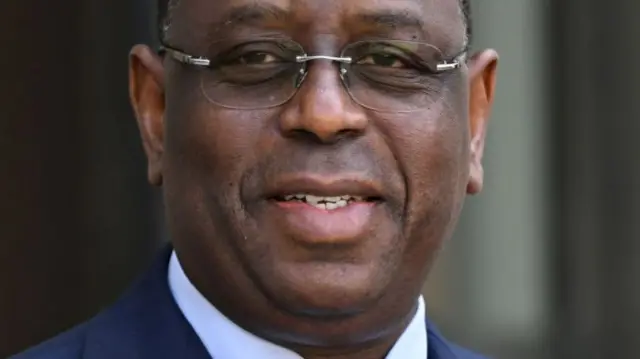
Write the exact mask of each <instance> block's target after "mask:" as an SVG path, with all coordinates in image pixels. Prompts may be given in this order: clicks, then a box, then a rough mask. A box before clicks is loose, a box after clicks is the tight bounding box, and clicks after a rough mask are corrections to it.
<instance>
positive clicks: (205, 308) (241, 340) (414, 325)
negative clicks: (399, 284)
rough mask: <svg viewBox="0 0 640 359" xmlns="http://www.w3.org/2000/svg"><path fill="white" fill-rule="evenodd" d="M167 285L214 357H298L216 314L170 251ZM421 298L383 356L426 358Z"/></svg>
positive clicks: (413, 358) (238, 358)
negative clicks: (396, 339)
mask: <svg viewBox="0 0 640 359" xmlns="http://www.w3.org/2000/svg"><path fill="white" fill-rule="evenodd" d="M168 276H169V278H168V280H169V287H170V288H171V293H173V297H174V299H175V301H176V303H177V304H178V307H179V308H180V310H181V311H182V313H183V314H184V316H185V318H186V319H187V321H188V322H189V324H191V326H192V327H193V329H194V331H195V332H196V334H197V335H198V337H200V340H201V341H202V343H203V344H204V346H205V348H206V349H207V351H208V352H209V354H210V355H211V357H212V358H214V359H247V358H261V359H302V357H300V356H299V355H298V354H296V353H294V352H293V351H291V350H289V349H286V348H283V347H281V346H278V345H276V344H273V343H271V342H268V341H266V340H264V339H262V338H260V337H258V336H256V335H253V334H251V333H249V332H248V331H246V330H244V329H242V328H241V327H240V326H238V325H237V324H235V323H233V322H232V321H231V320H230V319H228V318H227V317H225V316H224V315H223V314H222V313H220V312H219V311H218V310H217V309H216V308H215V307H214V306H213V305H212V304H211V303H209V301H207V300H206V299H205V298H204V296H203V295H202V294H200V292H199V291H198V290H197V289H196V288H195V287H194V286H193V284H192V283H191V281H190V280H189V278H187V276H186V275H185V273H184V271H183V269H182V266H181V265H180V262H179V260H178V257H177V256H176V254H175V252H174V253H172V255H171V259H170V261H169V274H168ZM424 306H425V305H424V299H423V298H422V297H420V298H419V299H418V310H417V311H416V314H415V316H414V317H413V319H412V320H411V322H410V323H409V325H408V326H407V328H406V329H405V331H404V333H402V335H401V336H400V338H399V339H398V341H397V342H396V343H395V345H394V346H393V348H392V349H391V351H390V352H389V354H388V355H387V357H386V359H426V358H427V328H426V323H425V308H424Z"/></svg>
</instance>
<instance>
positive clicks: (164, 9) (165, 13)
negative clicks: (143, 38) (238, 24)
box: [157, 0, 471, 41]
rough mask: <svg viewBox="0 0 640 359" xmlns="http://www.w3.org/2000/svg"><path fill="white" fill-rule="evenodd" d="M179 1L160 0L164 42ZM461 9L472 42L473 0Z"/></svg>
mask: <svg viewBox="0 0 640 359" xmlns="http://www.w3.org/2000/svg"><path fill="white" fill-rule="evenodd" d="M178 2H179V0H158V19H157V24H158V36H159V39H160V40H161V41H162V39H164V34H165V31H166V28H167V27H168V25H169V23H170V22H171V8H173V7H174V6H176V5H177V3H178ZM460 7H461V9H462V14H463V16H464V21H465V26H466V27H467V41H471V0H460Z"/></svg>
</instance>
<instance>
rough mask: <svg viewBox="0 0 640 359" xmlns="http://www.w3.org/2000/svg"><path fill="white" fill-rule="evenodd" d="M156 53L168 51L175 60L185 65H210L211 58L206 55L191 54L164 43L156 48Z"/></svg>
mask: <svg viewBox="0 0 640 359" xmlns="http://www.w3.org/2000/svg"><path fill="white" fill-rule="evenodd" d="M158 53H160V54H163V53H168V54H169V55H170V56H171V57H172V58H174V59H175V60H176V61H178V62H182V63H183V64H187V65H194V66H202V67H209V66H210V65H211V60H209V59H207V58H206V57H196V56H191V55H189V54H187V53H185V52H183V51H180V50H178V49H175V48H172V47H169V46H167V45H164V44H161V45H160V47H159V48H158Z"/></svg>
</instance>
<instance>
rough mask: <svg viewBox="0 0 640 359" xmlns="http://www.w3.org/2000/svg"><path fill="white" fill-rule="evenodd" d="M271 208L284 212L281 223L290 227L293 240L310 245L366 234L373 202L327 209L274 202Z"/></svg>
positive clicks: (374, 206) (345, 239)
mask: <svg viewBox="0 0 640 359" xmlns="http://www.w3.org/2000/svg"><path fill="white" fill-rule="evenodd" d="M272 203H273V204H274V206H273V207H275V208H274V209H275V210H276V211H278V212H281V213H282V214H283V215H284V218H283V219H284V222H285V223H284V224H285V225H286V226H287V227H289V229H290V230H293V234H294V238H295V239H296V240H299V241H302V242H306V243H309V244H313V243H316V244H332V243H334V244H338V243H351V242H356V241H358V240H359V239H362V238H363V237H365V234H366V233H367V232H368V231H369V230H370V228H372V224H373V222H372V219H373V215H374V211H375V208H376V207H377V203H376V202H351V203H349V204H348V205H347V206H344V207H340V208H336V209H332V210H326V209H321V208H317V207H314V206H312V205H309V204H307V203H304V202H295V201H288V202H284V201H282V202H281V201H273V202H272Z"/></svg>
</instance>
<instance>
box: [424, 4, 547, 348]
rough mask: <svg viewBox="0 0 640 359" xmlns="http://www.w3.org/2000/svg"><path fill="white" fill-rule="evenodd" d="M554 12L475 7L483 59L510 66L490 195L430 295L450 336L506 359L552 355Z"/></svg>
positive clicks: (502, 84) (490, 151) (487, 160)
mask: <svg viewBox="0 0 640 359" xmlns="http://www.w3.org/2000/svg"><path fill="white" fill-rule="evenodd" d="M546 11H547V9H546V3H545V1H540V0H510V1H504V0H482V1H481V2H477V1H476V2H473V1H472V25H473V31H474V35H473V36H474V37H473V41H472V47H473V49H474V50H479V49H483V48H495V49H496V50H498V52H499V54H500V56H501V58H500V63H499V66H498V69H499V70H498V86H497V89H496V90H497V91H496V102H495V107H494V111H493V114H492V116H491V122H490V127H489V131H488V138H487V144H486V146H487V147H486V150H485V157H484V164H485V187H484V190H483V193H482V194H480V195H479V196H477V197H471V198H469V199H468V201H467V205H466V207H465V209H464V214H463V217H462V219H461V222H460V225H459V228H458V231H457V232H456V234H455V235H454V238H453V239H452V241H451V242H450V243H448V245H447V248H446V249H445V252H444V253H443V257H442V258H441V262H440V263H439V267H438V268H437V269H436V271H435V273H434V274H433V275H432V277H431V278H430V281H429V283H428V285H427V288H426V290H425V292H426V293H427V298H428V299H429V300H428V301H429V303H430V306H429V307H430V310H431V311H432V312H433V313H434V315H435V316H437V317H438V319H439V321H440V322H441V323H443V325H444V329H445V330H446V331H448V332H450V333H451V335H453V336H454V337H455V338H457V339H458V340H460V341H463V342H465V343H466V344H468V345H470V346H472V347H474V348H478V349H479V350H481V351H483V352H485V353H488V354H493V355H495V356H496V357H498V358H520V359H525V358H541V357H548V355H549V354H548V353H547V352H546V351H547V350H548V348H545V347H544V345H543V344H544V342H545V339H546V338H545V336H546V335H547V332H548V331H547V327H548V325H549V320H550V318H549V316H550V310H549V309H550V308H549V305H550V301H551V299H552V298H551V293H550V290H551V287H550V283H549V281H548V277H549V273H548V268H549V261H548V253H549V240H548V238H549V234H550V233H549V229H550V228H549V221H548V218H547V216H546V211H545V209H546V207H548V206H549V205H550V199H549V186H548V183H547V179H548V176H549V173H548V167H549V164H548V161H547V159H548V146H545V142H546V141H548V133H549V128H548V126H547V121H546V119H547V118H548V116H549V108H548V103H547V101H546V98H545V88H546V86H547V78H546V76H545V73H546V52H547V51H548V46H545V38H544V36H545V31H544V26H545V17H546V16H547V12H546ZM432 297H433V298H434V299H433V300H431V298H432Z"/></svg>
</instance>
